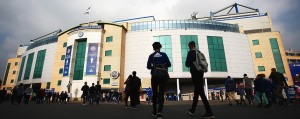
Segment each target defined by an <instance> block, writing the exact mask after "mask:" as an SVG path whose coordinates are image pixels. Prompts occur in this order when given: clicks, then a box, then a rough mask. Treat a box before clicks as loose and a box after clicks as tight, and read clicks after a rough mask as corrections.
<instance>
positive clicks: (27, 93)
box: [24, 86, 33, 104]
mask: <svg viewBox="0 0 300 119" xmlns="http://www.w3.org/2000/svg"><path fill="white" fill-rule="evenodd" d="M32 92H33V90H32V88H31V87H30V86H29V87H27V88H26V90H25V100H24V103H25V104H28V102H29V98H30V96H31V94H32Z"/></svg>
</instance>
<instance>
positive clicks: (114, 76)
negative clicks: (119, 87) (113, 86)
mask: <svg viewBox="0 0 300 119" xmlns="http://www.w3.org/2000/svg"><path fill="white" fill-rule="evenodd" d="M110 76H111V77H112V78H113V79H117V78H118V77H119V76H120V73H119V72H117V71H112V72H111V73H110Z"/></svg>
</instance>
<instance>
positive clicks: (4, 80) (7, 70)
mask: <svg viewBox="0 0 300 119" xmlns="http://www.w3.org/2000/svg"><path fill="white" fill-rule="evenodd" d="M9 69H10V63H8V64H7V66H6V71H5V75H4V79H3V85H6V80H7V76H8V73H9Z"/></svg>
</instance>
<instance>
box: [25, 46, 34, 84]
mask: <svg viewBox="0 0 300 119" xmlns="http://www.w3.org/2000/svg"><path fill="white" fill-rule="evenodd" d="M33 57H34V52H33V53H30V54H29V55H28V59H27V64H26V68H25V73H24V79H23V80H28V79H29V76H30V72H31V67H32V62H33Z"/></svg>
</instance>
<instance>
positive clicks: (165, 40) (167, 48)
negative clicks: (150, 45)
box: [153, 35, 173, 72]
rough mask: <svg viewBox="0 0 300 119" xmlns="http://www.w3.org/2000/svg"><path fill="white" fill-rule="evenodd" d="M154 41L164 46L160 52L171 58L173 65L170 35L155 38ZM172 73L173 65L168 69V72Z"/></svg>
mask: <svg viewBox="0 0 300 119" xmlns="http://www.w3.org/2000/svg"><path fill="white" fill-rule="evenodd" d="M153 39H154V42H160V44H161V45H162V48H161V49H160V51H161V52H164V53H166V54H167V56H168V57H169V60H170V62H171V64H173V63H172V62H173V60H172V59H173V56H172V42H171V36H169V35H164V36H154V37H153ZM172 71H173V66H172V65H171V67H169V68H168V72H172Z"/></svg>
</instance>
